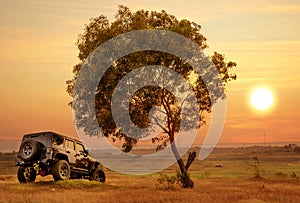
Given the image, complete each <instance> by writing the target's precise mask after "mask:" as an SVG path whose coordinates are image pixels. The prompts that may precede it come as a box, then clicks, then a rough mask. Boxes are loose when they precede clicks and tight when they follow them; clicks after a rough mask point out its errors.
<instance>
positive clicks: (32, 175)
mask: <svg viewBox="0 0 300 203" xmlns="http://www.w3.org/2000/svg"><path fill="white" fill-rule="evenodd" d="M26 170H28V175H27V177H26V176H25V171H26ZM35 178H36V171H35V170H34V168H32V167H24V166H20V167H19V169H18V180H19V182H20V183H27V182H34V181H35Z"/></svg>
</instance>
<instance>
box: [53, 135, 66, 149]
mask: <svg viewBox="0 0 300 203" xmlns="http://www.w3.org/2000/svg"><path fill="white" fill-rule="evenodd" d="M52 143H53V145H57V146H59V147H62V146H63V143H64V138H63V137H62V136H59V135H53V140H52Z"/></svg>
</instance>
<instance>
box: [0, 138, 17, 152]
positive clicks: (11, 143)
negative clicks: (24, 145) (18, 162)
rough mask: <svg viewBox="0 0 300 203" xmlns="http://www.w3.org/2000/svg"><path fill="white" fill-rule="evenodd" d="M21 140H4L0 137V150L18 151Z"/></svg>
mask: <svg viewBox="0 0 300 203" xmlns="http://www.w3.org/2000/svg"><path fill="white" fill-rule="evenodd" d="M20 143H21V140H4V139H0V152H12V151H18V150H19V146H20Z"/></svg>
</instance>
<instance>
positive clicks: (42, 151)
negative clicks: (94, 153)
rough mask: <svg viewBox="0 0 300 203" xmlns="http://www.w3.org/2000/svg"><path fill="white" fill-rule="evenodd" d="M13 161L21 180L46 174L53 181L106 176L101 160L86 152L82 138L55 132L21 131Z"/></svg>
mask: <svg viewBox="0 0 300 203" xmlns="http://www.w3.org/2000/svg"><path fill="white" fill-rule="evenodd" d="M16 165H17V166H19V170H18V180H19V182H20V183H26V182H33V181H35V178H36V176H37V175H40V176H46V175H49V174H52V176H53V178H54V180H55V181H57V180H67V179H70V178H71V179H75V178H86V179H89V180H96V181H99V182H105V179H106V177H105V173H104V171H103V170H102V169H101V167H100V162H98V161H96V160H95V159H94V158H92V157H91V156H90V155H89V153H88V151H87V150H86V149H85V148H84V145H83V143H82V142H81V141H79V140H76V139H73V138H70V137H66V136H63V135H60V134H57V133H54V132H38V133H33V134H27V135H24V137H23V139H22V143H21V146H20V150H19V152H18V154H17V159H16Z"/></svg>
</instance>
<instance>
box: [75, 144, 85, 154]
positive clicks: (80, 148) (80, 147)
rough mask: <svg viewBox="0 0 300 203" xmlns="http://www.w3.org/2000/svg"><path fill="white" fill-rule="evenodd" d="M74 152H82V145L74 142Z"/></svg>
mask: <svg viewBox="0 0 300 203" xmlns="http://www.w3.org/2000/svg"><path fill="white" fill-rule="evenodd" d="M76 151H78V152H83V151H84V147H83V145H82V144H79V143H77V142H76Z"/></svg>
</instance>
